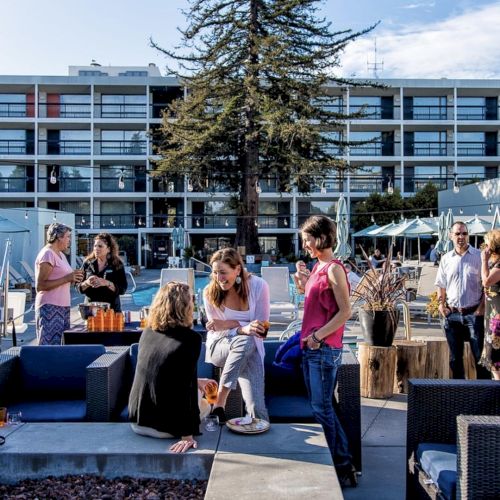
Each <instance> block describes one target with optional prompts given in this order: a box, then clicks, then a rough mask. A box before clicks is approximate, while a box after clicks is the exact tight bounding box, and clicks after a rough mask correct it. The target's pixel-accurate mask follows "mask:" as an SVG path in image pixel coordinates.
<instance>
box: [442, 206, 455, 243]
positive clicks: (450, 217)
mask: <svg viewBox="0 0 500 500" xmlns="http://www.w3.org/2000/svg"><path fill="white" fill-rule="evenodd" d="M454 221H455V219H454V217H453V212H452V211H451V208H449V209H448V213H447V214H446V233H447V234H448V241H447V242H446V245H445V248H444V250H445V253H446V252H450V251H451V250H453V241H451V240H450V237H449V234H450V232H451V227H452V226H453V223H454Z"/></svg>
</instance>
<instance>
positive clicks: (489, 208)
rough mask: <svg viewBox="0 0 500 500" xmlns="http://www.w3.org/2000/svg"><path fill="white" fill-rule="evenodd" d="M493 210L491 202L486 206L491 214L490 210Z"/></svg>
mask: <svg viewBox="0 0 500 500" xmlns="http://www.w3.org/2000/svg"><path fill="white" fill-rule="evenodd" d="M492 210H493V203H490V205H489V206H488V213H489V214H491V211H492Z"/></svg>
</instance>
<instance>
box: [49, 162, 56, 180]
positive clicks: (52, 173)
mask: <svg viewBox="0 0 500 500" xmlns="http://www.w3.org/2000/svg"><path fill="white" fill-rule="evenodd" d="M50 183H51V184H57V176H56V167H55V165H53V166H52V172H50Z"/></svg>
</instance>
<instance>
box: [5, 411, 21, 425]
mask: <svg viewBox="0 0 500 500" xmlns="http://www.w3.org/2000/svg"><path fill="white" fill-rule="evenodd" d="M22 416H23V415H22V413H21V412H20V411H12V412H9V413H8V414H7V423H8V424H9V425H19V424H20V423H21V422H22V420H21V418H22Z"/></svg>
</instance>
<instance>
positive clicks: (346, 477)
mask: <svg viewBox="0 0 500 500" xmlns="http://www.w3.org/2000/svg"><path fill="white" fill-rule="evenodd" d="M335 470H336V471H337V477H338V479H339V483H340V487H341V488H345V487H346V486H351V488H356V486H358V477H357V475H356V468H355V467H354V465H352V464H348V465H340V466H338V467H335Z"/></svg>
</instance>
